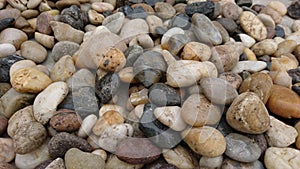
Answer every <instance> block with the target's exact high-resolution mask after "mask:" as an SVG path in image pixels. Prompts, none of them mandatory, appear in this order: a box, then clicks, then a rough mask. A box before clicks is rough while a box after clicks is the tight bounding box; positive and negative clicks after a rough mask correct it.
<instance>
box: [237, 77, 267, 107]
mask: <svg viewBox="0 0 300 169" xmlns="http://www.w3.org/2000/svg"><path fill="white" fill-rule="evenodd" d="M272 86H273V82H272V79H271V77H270V76H269V75H268V74H265V73H254V74H252V75H251V76H249V77H248V78H247V79H245V80H244V81H243V83H242V85H241V87H240V88H239V92H240V93H244V92H254V93H255V94H256V95H257V96H258V97H259V98H260V99H261V100H262V101H263V103H264V104H266V103H267V101H268V99H269V97H270V94H271V89H272Z"/></svg>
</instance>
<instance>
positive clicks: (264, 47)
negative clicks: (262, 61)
mask: <svg viewBox="0 0 300 169" xmlns="http://www.w3.org/2000/svg"><path fill="white" fill-rule="evenodd" d="M277 48H278V45H277V43H276V42H275V41H274V40H273V39H265V40H262V41H260V42H258V43H256V44H255V45H253V46H252V47H251V50H252V51H253V52H254V53H255V55H256V56H263V55H272V54H273V53H275V52H276V50H277Z"/></svg>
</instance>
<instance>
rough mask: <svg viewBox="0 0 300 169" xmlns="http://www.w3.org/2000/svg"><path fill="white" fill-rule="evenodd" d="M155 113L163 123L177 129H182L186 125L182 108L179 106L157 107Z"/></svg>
mask: <svg viewBox="0 0 300 169" xmlns="http://www.w3.org/2000/svg"><path fill="white" fill-rule="evenodd" d="M154 115H155V116H156V117H157V119H158V120H159V121H160V122H161V123H162V124H164V125H166V126H168V127H169V128H170V129H173V130H175V131H182V130H183V129H185V127H186V123H185V122H184V121H183V119H182V117H181V108H180V107H178V106H166V107H157V108H155V109H154Z"/></svg>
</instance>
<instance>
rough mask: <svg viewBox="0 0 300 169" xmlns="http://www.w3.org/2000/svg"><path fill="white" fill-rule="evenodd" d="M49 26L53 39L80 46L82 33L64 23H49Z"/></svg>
mask: <svg viewBox="0 0 300 169" xmlns="http://www.w3.org/2000/svg"><path fill="white" fill-rule="evenodd" d="M50 26H51V28H52V30H53V32H54V37H55V39H57V40H58V41H71V42H75V43H78V44H80V43H81V42H82V40H83V35H84V32H82V31H80V30H77V29H74V28H72V27H71V26H70V25H68V24H66V23H62V22H57V21H51V22H50ZM66 32H68V33H66Z"/></svg>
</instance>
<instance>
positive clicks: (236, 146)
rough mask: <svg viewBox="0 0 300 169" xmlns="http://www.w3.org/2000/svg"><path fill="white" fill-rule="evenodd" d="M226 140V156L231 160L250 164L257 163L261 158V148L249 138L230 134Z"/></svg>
mask: <svg viewBox="0 0 300 169" xmlns="http://www.w3.org/2000/svg"><path fill="white" fill-rule="evenodd" d="M225 138H226V151H225V154H226V155H227V156H228V157H230V158H231V159H234V160H236V161H240V162H247V163H249V162H254V161H256V160H257V159H258V158H259V157H260V155H261V150H260V148H259V146H258V145H257V144H256V143H255V142H253V141H252V140H251V139H249V138H248V137H246V136H243V135H240V134H237V133H230V134H229V135H227V136H226V137H225Z"/></svg>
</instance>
